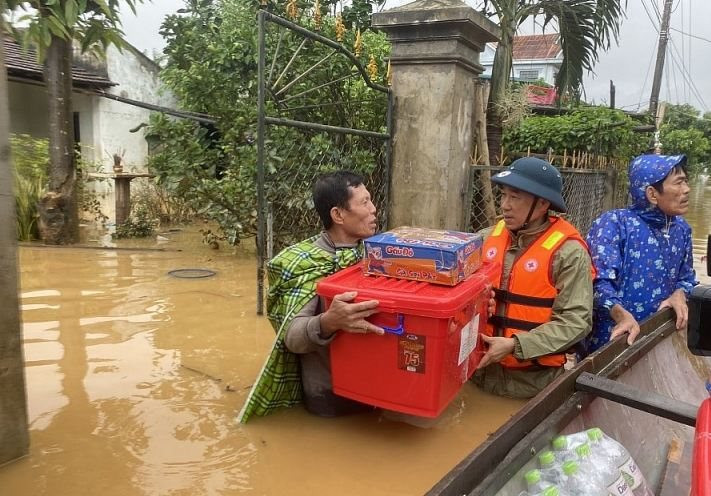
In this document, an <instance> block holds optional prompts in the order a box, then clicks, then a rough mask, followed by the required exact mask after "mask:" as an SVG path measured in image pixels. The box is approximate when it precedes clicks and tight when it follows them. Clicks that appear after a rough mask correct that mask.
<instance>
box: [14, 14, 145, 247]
mask: <svg viewBox="0 0 711 496" xmlns="http://www.w3.org/2000/svg"><path fill="white" fill-rule="evenodd" d="M122 1H123V2H125V3H126V4H127V5H128V6H129V7H130V8H131V9H132V10H133V11H134V14H135V5H136V3H138V2H141V1H142V0H122ZM120 2H121V0H6V2H4V3H3V4H0V5H1V6H2V13H3V14H5V13H7V12H8V11H13V12H14V11H19V10H24V11H25V12H26V14H25V15H23V16H21V17H20V18H19V21H20V22H21V23H23V24H27V28H26V29H23V30H17V29H14V30H13V33H14V34H15V36H16V37H17V38H18V40H19V41H21V42H23V43H24V44H25V45H26V46H28V45H32V46H34V47H35V49H36V50H37V54H38V57H39V59H40V62H44V81H45V84H46V86H47V97H48V102H47V103H48V105H47V107H48V109H47V110H48V112H47V114H48V122H47V123H48V128H49V146H50V147H49V161H50V169H49V173H48V176H49V182H48V188H47V191H46V192H45V194H44V195H43V197H42V199H41V201H40V231H41V234H42V238H43V240H44V241H45V242H46V243H51V244H63V243H74V242H76V241H77V239H78V224H79V204H78V202H77V190H76V188H75V186H76V168H75V163H74V152H73V149H74V130H73V127H72V119H71V113H72V70H71V68H72V58H73V44H74V42H75V41H76V42H78V43H79V44H80V46H81V49H82V51H94V52H95V53H99V54H102V53H104V51H105V50H106V48H107V47H108V46H109V45H110V44H115V45H116V46H118V47H119V48H120V47H121V46H122V45H123V40H122V38H121V34H122V32H121V21H120V18H119V5H120Z"/></svg>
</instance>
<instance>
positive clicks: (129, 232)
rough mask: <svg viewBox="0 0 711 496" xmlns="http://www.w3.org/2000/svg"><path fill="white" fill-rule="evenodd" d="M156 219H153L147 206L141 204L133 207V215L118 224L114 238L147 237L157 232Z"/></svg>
mask: <svg viewBox="0 0 711 496" xmlns="http://www.w3.org/2000/svg"><path fill="white" fill-rule="evenodd" d="M155 225H156V220H155V219H152V218H151V217H150V216H149V214H148V212H147V211H146V209H145V208H142V207H140V206H138V207H136V208H134V209H133V211H132V212H131V216H130V217H129V218H128V219H127V220H126V221H125V222H123V223H121V224H119V225H118V226H116V232H114V233H113V234H112V237H113V238H114V239H125V238H146V237H148V236H151V235H152V234H153V233H154V232H155Z"/></svg>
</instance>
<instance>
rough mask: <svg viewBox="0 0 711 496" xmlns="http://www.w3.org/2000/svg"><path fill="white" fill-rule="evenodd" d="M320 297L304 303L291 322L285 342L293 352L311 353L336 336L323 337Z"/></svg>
mask: <svg viewBox="0 0 711 496" xmlns="http://www.w3.org/2000/svg"><path fill="white" fill-rule="evenodd" d="M318 307H319V297H318V296H314V297H313V298H311V300H309V302H308V303H307V304H306V305H304V308H302V309H301V311H300V312H299V313H298V314H296V317H294V319H293V320H292V321H291V323H290V324H289V327H288V329H287V330H286V335H285V336H284V343H285V344H286V347H287V349H288V350H289V351H291V352H292V353H311V352H313V351H316V349H317V348H318V347H319V346H326V345H327V344H329V343H330V342H331V341H333V338H334V336H333V335H332V336H329V337H326V338H324V337H321V335H320V333H321V315H320V314H318V313H317V312H318Z"/></svg>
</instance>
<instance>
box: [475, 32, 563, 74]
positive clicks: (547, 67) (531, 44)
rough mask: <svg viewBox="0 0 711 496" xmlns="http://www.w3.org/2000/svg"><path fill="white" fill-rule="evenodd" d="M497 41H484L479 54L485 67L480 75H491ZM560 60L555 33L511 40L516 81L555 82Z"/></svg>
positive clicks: (557, 36)
mask: <svg viewBox="0 0 711 496" xmlns="http://www.w3.org/2000/svg"><path fill="white" fill-rule="evenodd" d="M496 46H497V44H496V43H487V44H486V47H485V48H484V52H483V53H482V54H481V55H480V57H479V63H480V64H481V65H482V66H483V67H484V73H483V74H482V77H483V78H487V77H488V78H490V77H491V68H492V67H493V65H494V55H495V54H496ZM562 63H563V54H562V52H561V48H560V43H559V35H558V33H551V34H532V35H526V36H516V37H514V41H513V64H512V68H511V72H512V74H511V76H512V78H513V79H515V80H517V81H527V82H536V81H544V82H545V83H546V84H548V85H551V86H553V85H555V77H556V75H557V74H558V71H559V70H560V67H561V65H562Z"/></svg>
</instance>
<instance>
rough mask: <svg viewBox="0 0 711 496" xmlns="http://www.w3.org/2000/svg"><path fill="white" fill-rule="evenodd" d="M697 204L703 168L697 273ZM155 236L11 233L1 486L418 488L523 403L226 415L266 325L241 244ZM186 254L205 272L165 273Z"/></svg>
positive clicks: (707, 201) (481, 401)
mask: <svg viewBox="0 0 711 496" xmlns="http://www.w3.org/2000/svg"><path fill="white" fill-rule="evenodd" d="M709 212H711V183H708V182H707V181H706V179H705V178H704V177H703V176H702V177H701V178H699V179H698V180H697V181H695V182H694V183H693V185H692V192H691V211H690V212H689V215H687V219H688V220H689V223H690V224H691V225H692V227H693V229H694V259H695V265H696V268H697V273H698V275H699V278H700V279H701V280H702V281H706V282H711V279H709V278H708V277H706V275H705V264H702V262H701V256H702V255H703V253H704V251H705V246H706V236H707V234H708V233H709V232H711V215H709ZM166 237H168V238H169V239H170V241H168V242H164V243H162V244H161V245H160V246H162V247H164V248H165V249H166V251H139V250H133V251H132V250H96V249H79V248H42V247H22V248H20V267H21V272H22V273H21V284H22V288H21V296H22V299H21V303H22V318H23V322H24V323H23V330H24V343H25V358H26V361H27V367H26V377H27V394H28V405H29V421H30V427H31V454H30V456H28V457H27V458H25V459H23V460H20V461H17V462H14V463H11V464H9V465H7V466H5V467H2V468H0V494H2V495H3V496H25V495H27V496H36V495H52V496H77V495H84V494H92V495H94V494H95V495H101V496H115V495H116V496H117V495H122V496H123V495H125V496H136V495H150V496H153V495H186V496H188V495H190V496H195V495H231V494H249V495H282V494H284V495H295V496H300V495H309V496H312V495H321V494H328V495H335V494H337V495H339V496H348V495H359V496H360V495H364V494H367V495H369V496H378V495H383V496H385V495H389V496H390V495H407V496H411V495H417V494H422V493H424V492H425V491H426V490H427V489H429V488H430V487H431V486H432V485H433V484H434V483H435V482H437V481H438V480H439V479H440V478H441V477H442V476H443V475H444V474H445V473H446V472H447V471H448V470H449V469H450V468H452V467H453V466H454V465H455V464H456V463H457V462H459V461H460V460H461V459H462V458H463V457H464V456H465V455H466V454H468V453H469V452H470V451H471V450H473V449H474V448H475V447H476V446H477V444H479V443H480V442H481V441H482V440H484V439H485V438H486V436H487V433H489V432H493V431H494V430H496V428H497V427H498V426H499V425H500V424H502V423H503V422H505V421H506V420H507V419H508V418H509V417H510V416H511V415H512V414H513V413H514V412H516V411H517V410H518V409H519V408H520V406H521V405H522V403H521V402H519V401H514V400H507V399H504V398H498V397H493V396H489V395H486V394H484V393H482V392H480V391H478V390H476V389H475V388H474V387H473V386H472V385H470V384H467V385H465V387H464V389H463V391H462V393H461V394H460V395H459V396H458V397H457V399H456V400H455V401H454V402H453V404H452V406H451V407H450V408H449V409H448V410H447V412H446V413H445V415H444V418H443V419H442V421H441V422H440V423H439V425H438V426H436V427H434V428H431V429H419V428H416V427H412V426H409V425H405V424H398V423H394V422H391V421H389V420H386V419H383V418H382V417H381V416H380V415H378V414H369V415H360V416H354V417H347V418H339V419H320V418H317V417H313V416H310V415H309V414H307V413H306V412H305V411H304V410H303V409H302V408H300V407H295V408H291V409H286V410H281V411H279V412H277V413H275V414H273V415H271V416H268V417H264V418H256V419H254V420H253V421H251V422H250V423H249V424H247V425H246V426H245V425H240V424H237V423H236V422H235V415H236V413H237V411H238V409H239V408H240V406H241V405H242V403H243V401H244V399H245V397H246V395H247V392H248V389H249V386H250V385H251V384H252V382H253V381H254V379H255V377H256V375H257V372H258V371H259V369H260V367H261V365H262V362H263V360H264V357H265V355H266V353H267V352H268V350H269V347H270V345H271V342H272V339H273V337H274V333H273V331H272V330H271V327H270V326H269V324H268V322H267V320H266V319H265V318H263V317H257V316H256V314H255V305H256V304H255V273H256V269H255V257H254V254H253V253H250V252H249V251H248V250H244V251H238V252H237V253H236V254H235V253H232V252H231V251H228V250H218V251H214V250H211V249H209V248H208V247H207V246H205V245H202V244H201V243H200V241H199V240H200V236H199V233H197V231H196V230H190V229H185V230H184V231H182V232H176V233H171V234H168V235H166ZM130 244H131V245H132V246H136V245H138V246H143V247H144V248H145V247H156V246H157V245H156V242H155V241H154V240H151V241H144V242H138V243H137V242H136V241H132V242H130ZM122 246H124V247H125V246H126V245H125V244H123V245H122ZM178 248H179V249H181V250H182V251H175V250H176V249H178ZM195 267H199V268H207V269H212V270H214V271H216V273H217V274H216V275H215V276H214V277H209V278H205V279H192V280H191V279H177V278H174V277H171V276H169V275H168V272H169V271H170V270H173V269H180V268H195Z"/></svg>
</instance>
